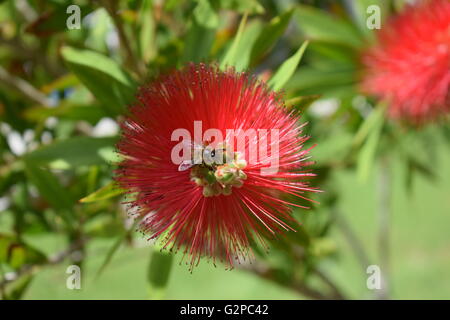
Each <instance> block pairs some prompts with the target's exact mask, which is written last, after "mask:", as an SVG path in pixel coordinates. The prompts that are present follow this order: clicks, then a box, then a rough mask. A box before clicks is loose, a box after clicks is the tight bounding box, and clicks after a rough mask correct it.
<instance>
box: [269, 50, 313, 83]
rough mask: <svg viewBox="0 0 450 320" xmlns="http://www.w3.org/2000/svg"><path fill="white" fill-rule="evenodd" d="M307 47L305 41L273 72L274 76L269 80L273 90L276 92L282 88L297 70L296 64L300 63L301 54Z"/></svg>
mask: <svg viewBox="0 0 450 320" xmlns="http://www.w3.org/2000/svg"><path fill="white" fill-rule="evenodd" d="M307 46H308V41H305V42H304V43H303V44H302V45H301V47H300V48H299V49H298V50H297V52H296V53H295V54H294V55H293V56H292V57H290V58H289V59H287V60H286V61H285V62H284V63H283V64H282V65H281V66H280V67H279V68H278V70H277V71H276V72H275V74H274V75H273V76H272V78H270V80H269V83H268V84H269V86H270V87H271V88H272V89H273V90H275V91H278V90H280V89H282V88H283V86H284V85H285V84H286V83H287V82H288V81H289V79H290V78H291V77H292V75H293V74H294V72H295V70H296V69H297V66H298V64H299V63H300V60H301V58H302V56H303V53H304V52H305V50H306V47H307Z"/></svg>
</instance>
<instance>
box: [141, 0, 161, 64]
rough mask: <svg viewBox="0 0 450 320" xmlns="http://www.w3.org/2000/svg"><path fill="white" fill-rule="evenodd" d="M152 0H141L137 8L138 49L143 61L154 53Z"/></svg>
mask: <svg viewBox="0 0 450 320" xmlns="http://www.w3.org/2000/svg"><path fill="white" fill-rule="evenodd" d="M152 6H153V1H152V0H143V1H142V5H141V8H140V10H139V17H138V26H140V28H139V29H140V30H139V50H140V55H141V57H142V59H143V60H144V62H145V63H148V62H149V61H150V60H151V59H152V58H153V57H154V56H155V55H156V51H157V48H156V39H155V19H154V16H153V12H152V11H153V8H152Z"/></svg>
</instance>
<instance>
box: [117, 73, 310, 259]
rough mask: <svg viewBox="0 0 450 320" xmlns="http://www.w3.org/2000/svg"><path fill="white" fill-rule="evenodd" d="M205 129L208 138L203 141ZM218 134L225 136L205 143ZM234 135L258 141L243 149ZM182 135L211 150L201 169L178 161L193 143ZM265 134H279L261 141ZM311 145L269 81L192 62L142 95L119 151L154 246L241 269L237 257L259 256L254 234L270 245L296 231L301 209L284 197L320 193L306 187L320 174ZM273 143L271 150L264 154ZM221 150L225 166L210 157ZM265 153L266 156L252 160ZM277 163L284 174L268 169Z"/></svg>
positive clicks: (124, 182)
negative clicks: (177, 154)
mask: <svg viewBox="0 0 450 320" xmlns="http://www.w3.org/2000/svg"><path fill="white" fill-rule="evenodd" d="M199 124H201V126H202V128H201V129H202V131H203V132H204V133H205V135H200V138H199V137H198V132H197V131H198V130H197V129H198V125H199ZM208 129H215V130H216V132H217V133H220V134H222V135H223V139H222V140H220V138H217V137H215V138H214V140H216V141H212V139H210V138H208V137H206V138H205V136H206V135H207V132H208ZM230 129H235V130H238V129H241V130H242V131H245V132H247V133H248V132H251V130H252V129H254V133H256V134H255V135H253V136H249V137H248V138H247V139H245V143H244V144H241V145H240V147H241V148H239V142H237V143H235V144H233V143H234V142H235V141H234V140H236V141H237V138H236V137H237V135H235V136H231V137H233V138H230V133H229V130H230ZM177 130H178V131H177ZM180 130H181V132H182V133H183V132H184V133H189V134H190V135H191V137H194V138H192V140H191V141H189V140H187V141H188V145H191V144H193V145H195V146H196V147H197V148H198V149H199V150H200V152H203V155H204V156H205V158H204V159H203V160H200V161H198V162H197V163H196V164H194V163H193V162H192V160H190V159H191V156H188V158H187V160H186V157H185V158H184V160H183V161H178V162H176V161H175V162H174V160H173V151H174V150H176V148H177V146H178V147H180V146H183V142H180V139H179V138H180V137H181V136H176V137H175V139H174V132H180ZM196 130H197V131H196ZM258 130H260V131H258ZM264 130H268V131H270V132H273V133H276V134H272V135H270V134H267V135H266V136H264V135H260V134H259V133H260V132H264ZM266 132H267V131H266ZM196 135H197V137H196ZM235 138H236V139H235ZM306 139H307V138H306V137H303V136H301V126H299V124H298V122H297V119H296V118H295V117H294V116H293V115H292V114H290V113H288V112H287V111H286V107H285V106H284V105H283V102H282V101H281V99H280V97H279V96H278V95H277V94H276V93H274V92H271V91H270V90H268V88H267V87H266V85H265V84H263V83H261V82H258V81H257V80H256V79H254V78H252V77H249V76H248V75H247V74H245V73H236V72H235V71H234V70H233V69H228V70H227V71H220V70H219V69H218V68H217V66H214V65H213V66H209V65H204V64H199V65H195V64H190V65H189V66H187V67H185V68H184V69H182V70H180V71H175V72H173V73H171V74H169V75H166V76H163V77H161V78H160V79H158V80H157V81H155V82H153V83H151V84H149V85H147V86H144V87H143V88H141V90H140V93H139V95H138V103H136V104H135V105H134V106H132V107H131V109H130V114H129V116H128V117H127V119H126V120H125V121H124V122H123V123H122V138H121V140H120V142H119V143H118V151H119V153H120V154H121V155H122V156H123V157H124V160H123V161H122V163H121V165H120V167H119V169H118V172H117V176H116V179H117V181H118V182H119V184H120V185H121V186H122V187H123V188H125V189H126V190H128V192H129V193H130V194H132V195H133V197H134V198H133V200H132V201H130V202H131V205H132V206H134V207H136V208H137V212H138V215H139V216H140V218H142V222H141V227H142V230H143V231H144V232H145V233H149V234H150V239H154V238H160V239H162V241H163V242H164V244H165V247H166V248H170V249H172V248H173V249H175V250H178V249H179V248H183V251H184V253H185V254H186V255H188V256H190V265H191V267H193V266H195V265H196V264H197V263H198V262H199V260H200V257H202V256H206V257H210V258H212V259H213V261H215V259H216V258H218V259H220V260H221V261H223V262H225V263H226V264H227V265H228V266H231V267H232V266H233V260H234V259H238V260H240V259H241V258H245V256H246V255H248V254H249V253H251V250H249V248H250V243H251V241H252V239H253V238H254V237H256V238H258V239H259V240H261V241H262V242H263V243H264V240H263V236H268V235H269V236H270V235H271V234H272V235H275V234H277V233H279V232H280V231H283V230H288V229H291V227H290V226H289V224H288V223H290V224H291V225H292V223H294V222H295V220H294V219H293V218H292V217H291V215H290V213H291V206H297V207H301V206H300V205H298V204H295V203H291V202H289V201H288V200H286V199H285V200H283V199H282V196H284V195H289V196H291V197H292V196H295V197H299V198H304V196H303V193H305V192H308V191H315V189H314V188H309V187H308V184H307V182H306V181H305V179H306V178H307V177H310V176H312V175H313V174H311V173H308V172H305V171H304V167H305V166H307V165H309V164H310V163H309V162H307V161H306V156H307V153H308V151H309V150H303V149H302V145H303V143H304V142H305V141H306ZM173 140H175V141H173ZM232 140H233V141H232ZM185 142H186V141H185ZM264 142H265V143H266V146H267V148H266V149H267V151H268V152H267V153H266V154H264V153H262V154H260V153H259V152H261V151H263V150H264ZM274 146H278V148H275V147H274ZM254 147H257V149H252V148H254ZM272 147H273V148H272ZM277 149H278V150H277ZM189 150H190V149H189ZM206 150H209V151H208V152H206ZM252 150H253V151H252ZM219 151H220V152H222V151H223V153H222V155H221V157H222V158H221V159H224V158H227V157H225V156H228V157H229V159H228V158H227V159H226V160H224V162H223V163H222V164H217V163H216V162H213V163H212V164H211V163H209V164H208V163H207V161H206V155H209V156H217V154H218V153H219ZM255 152H258V157H256V158H252V156H254V153H255ZM183 153H184V151H183ZM184 156H185V155H184ZM275 160H276V161H275ZM269 163H270V164H273V163H275V164H276V165H277V169H278V170H268V172H265V171H262V170H261V169H263V168H266V169H267V168H268V167H269V166H268V164H269Z"/></svg>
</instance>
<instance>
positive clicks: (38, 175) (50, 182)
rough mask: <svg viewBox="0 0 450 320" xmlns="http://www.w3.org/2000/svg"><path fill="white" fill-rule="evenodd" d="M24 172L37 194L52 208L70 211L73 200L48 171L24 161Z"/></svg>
mask: <svg viewBox="0 0 450 320" xmlns="http://www.w3.org/2000/svg"><path fill="white" fill-rule="evenodd" d="M25 172H26V174H27V176H28V179H29V180H30V181H31V182H32V183H33V184H34V185H35V186H36V188H37V189H38V190H39V193H40V194H41V196H42V197H44V198H45V199H46V200H47V201H48V202H49V203H50V204H51V205H52V206H53V207H54V208H56V209H60V210H71V208H72V205H73V204H74V201H73V199H72V198H71V196H70V195H69V193H68V192H67V190H66V189H65V188H64V187H63V186H62V185H61V183H60V182H59V181H58V179H57V178H56V177H55V176H54V175H53V174H52V173H51V172H50V171H48V170H44V169H41V168H40V167H38V166H37V165H36V163H33V162H32V161H29V160H25Z"/></svg>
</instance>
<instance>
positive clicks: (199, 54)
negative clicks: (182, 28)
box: [181, 18, 216, 63]
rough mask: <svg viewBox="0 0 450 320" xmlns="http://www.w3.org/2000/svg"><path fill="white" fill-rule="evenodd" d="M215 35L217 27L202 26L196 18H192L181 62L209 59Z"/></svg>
mask: <svg viewBox="0 0 450 320" xmlns="http://www.w3.org/2000/svg"><path fill="white" fill-rule="evenodd" d="M215 35H216V29H211V28H206V27H204V26H201V25H200V24H199V23H198V22H197V21H196V20H195V18H194V19H192V21H191V24H190V26H189V29H188V32H187V35H186V40H185V41H184V48H183V54H182V57H181V63H186V62H191V61H192V62H201V61H204V60H205V59H207V58H208V56H209V52H210V50H211V47H212V44H213V42H214V37H215Z"/></svg>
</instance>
